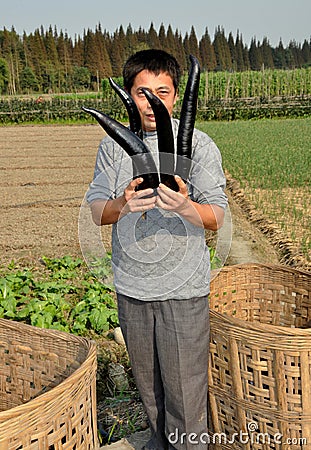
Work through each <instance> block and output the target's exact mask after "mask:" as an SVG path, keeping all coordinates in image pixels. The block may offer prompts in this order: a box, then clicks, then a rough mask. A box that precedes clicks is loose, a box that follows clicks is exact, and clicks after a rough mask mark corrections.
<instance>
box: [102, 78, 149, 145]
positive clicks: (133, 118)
mask: <svg viewBox="0 0 311 450" xmlns="http://www.w3.org/2000/svg"><path fill="white" fill-rule="evenodd" d="M109 83H110V85H111V87H112V88H113V89H114V91H115V92H116V93H117V94H118V96H119V97H120V99H121V100H122V102H123V104H124V106H125V107H126V110H127V113H128V116H129V122H130V129H131V130H132V131H133V133H135V134H136V135H137V136H138V137H139V138H140V139H143V130H142V128H141V117H140V114H139V111H138V108H137V105H136V103H135V101H134V100H133V98H132V97H131V95H130V94H129V93H128V92H127V91H126V90H125V89H123V88H122V87H121V86H119V85H118V84H117V83H116V82H115V81H114V80H113V79H112V78H111V77H110V78H109Z"/></svg>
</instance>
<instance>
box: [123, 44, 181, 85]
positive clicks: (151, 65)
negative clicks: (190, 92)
mask: <svg viewBox="0 0 311 450" xmlns="http://www.w3.org/2000/svg"><path fill="white" fill-rule="evenodd" d="M142 70H148V71H149V72H153V73H154V74H155V75H159V73H161V72H165V73H167V74H168V75H169V76H170V77H171V78H172V81H173V85H174V88H175V92H177V89H178V85H179V80H180V66H179V64H178V62H177V60H176V58H175V57H174V56H172V55H170V54H169V53H167V52H165V51H164V50H158V49H149V50H141V51H139V52H137V53H134V54H133V55H132V56H130V57H129V59H128V60H127V61H126V63H125V65H124V68H123V82H124V87H125V89H126V90H127V91H128V92H130V91H131V89H132V86H133V84H134V80H135V77H136V76H137V75H138V74H139V72H141V71H142Z"/></svg>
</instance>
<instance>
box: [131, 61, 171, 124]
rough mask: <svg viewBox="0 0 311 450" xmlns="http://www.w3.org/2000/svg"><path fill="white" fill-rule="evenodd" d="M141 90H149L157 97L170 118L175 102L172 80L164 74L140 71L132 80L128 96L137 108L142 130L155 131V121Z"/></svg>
mask: <svg viewBox="0 0 311 450" xmlns="http://www.w3.org/2000/svg"><path fill="white" fill-rule="evenodd" d="M141 88H145V89H149V90H150V91H151V92H152V93H153V94H154V95H156V96H157V97H159V99H160V100H162V102H163V103H164V104H165V106H166V108H167V110H168V112H169V114H170V116H171V115H172V113H173V108H174V105H175V103H176V100H177V94H176V92H175V88H174V84H173V80H172V78H171V77H170V76H169V75H168V74H167V73H165V72H161V73H159V75H155V74H154V73H152V72H149V71H148V70H142V71H141V72H139V74H138V75H137V76H136V78H135V80H134V84H133V86H132V89H131V92H130V94H131V96H132V97H133V99H134V101H135V103H136V105H137V107H138V110H139V113H140V116H141V122H142V127H143V130H144V131H155V130H156V121H155V118H154V114H153V111H152V108H151V106H150V104H149V102H148V100H147V99H146V97H145V94H144V93H143V91H142V90H141Z"/></svg>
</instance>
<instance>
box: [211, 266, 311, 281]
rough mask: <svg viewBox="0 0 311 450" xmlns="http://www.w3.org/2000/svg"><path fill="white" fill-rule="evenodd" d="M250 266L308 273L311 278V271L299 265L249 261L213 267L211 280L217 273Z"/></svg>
mask: <svg viewBox="0 0 311 450" xmlns="http://www.w3.org/2000/svg"><path fill="white" fill-rule="evenodd" d="M249 268H253V269H254V268H265V269H276V270H281V271H284V272H291V273H296V274H297V275H298V274H301V275H307V276H308V277H310V278H311V272H308V271H307V270H303V269H300V268H297V267H290V266H286V265H284V264H273V263H257V262H247V263H241V264H233V265H230V266H223V267H221V268H219V269H213V270H211V281H213V280H214V279H215V278H216V277H217V275H218V274H219V273H220V272H222V271H225V272H229V271H231V272H232V271H233V270H239V269H249Z"/></svg>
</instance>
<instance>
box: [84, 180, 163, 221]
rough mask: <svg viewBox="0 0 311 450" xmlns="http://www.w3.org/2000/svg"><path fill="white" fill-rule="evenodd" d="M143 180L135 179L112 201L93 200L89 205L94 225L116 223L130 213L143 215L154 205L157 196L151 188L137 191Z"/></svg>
mask: <svg viewBox="0 0 311 450" xmlns="http://www.w3.org/2000/svg"><path fill="white" fill-rule="evenodd" d="M142 182H143V178H141V177H140V178H135V179H134V180H132V181H131V182H130V183H129V185H128V186H127V187H126V188H125V190H124V193H123V195H121V196H120V197H118V198H116V199H114V200H94V201H93V202H92V203H91V211H92V217H93V221H94V223H95V224H96V225H110V224H112V223H116V222H117V221H118V220H119V219H121V218H122V217H123V216H125V215H126V214H128V213H130V212H132V213H134V212H140V213H144V212H146V211H149V210H151V209H153V208H154V207H155V205H156V201H157V197H158V196H157V195H154V193H155V191H154V190H153V189H152V188H148V189H143V190H141V191H137V190H136V188H137V186H139V185H140V184H141V183H142Z"/></svg>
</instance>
